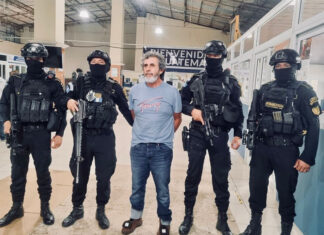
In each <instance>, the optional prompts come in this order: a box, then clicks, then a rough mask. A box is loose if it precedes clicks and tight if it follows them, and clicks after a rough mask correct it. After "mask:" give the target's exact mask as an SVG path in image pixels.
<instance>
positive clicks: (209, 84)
mask: <svg viewBox="0 0 324 235" xmlns="http://www.w3.org/2000/svg"><path fill="white" fill-rule="evenodd" d="M198 79H202V80H203V83H204V91H205V100H204V103H205V109H206V113H207V115H208V118H209V119H210V123H211V124H212V125H213V126H230V125H231V124H232V123H235V122H236V121H237V119H238V114H239V112H238V110H234V111H233V112H232V110H231V107H232V105H233V104H231V103H230V101H229V100H230V95H231V85H230V82H229V76H225V75H224V79H219V78H207V75H206V74H201V75H200V76H199V78H198Z"/></svg>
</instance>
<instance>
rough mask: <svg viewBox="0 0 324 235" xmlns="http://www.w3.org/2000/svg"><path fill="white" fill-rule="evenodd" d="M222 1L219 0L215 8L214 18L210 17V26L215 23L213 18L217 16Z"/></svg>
mask: <svg viewBox="0 0 324 235" xmlns="http://www.w3.org/2000/svg"><path fill="white" fill-rule="evenodd" d="M221 3H222V0H219V2H218V4H217V6H216V8H215V11H214V14H213V16H212V18H211V19H210V24H209V25H210V26H212V25H213V19H214V16H216V13H217V10H218V8H219V6H220V4H221Z"/></svg>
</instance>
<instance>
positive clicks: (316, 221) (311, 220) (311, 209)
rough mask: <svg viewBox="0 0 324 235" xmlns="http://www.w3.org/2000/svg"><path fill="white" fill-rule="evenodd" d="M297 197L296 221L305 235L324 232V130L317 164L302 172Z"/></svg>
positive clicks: (317, 234)
mask: <svg viewBox="0 0 324 235" xmlns="http://www.w3.org/2000/svg"><path fill="white" fill-rule="evenodd" d="M295 198H296V214H297V216H296V218H295V223H296V225H297V226H298V227H299V228H300V230H301V231H303V233H304V234H305V235H323V234H324V130H321V131H320V140H319V146H318V150H317V155H316V164H315V166H313V167H312V168H311V170H310V171H309V172H308V173H306V174H305V173H300V174H299V179H298V184H297V189H296V193H295Z"/></svg>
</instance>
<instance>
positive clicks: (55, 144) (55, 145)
mask: <svg viewBox="0 0 324 235" xmlns="http://www.w3.org/2000/svg"><path fill="white" fill-rule="evenodd" d="M62 139H63V138H62V136H59V135H55V136H54V137H53V138H52V139H51V147H52V149H57V148H58V147H60V146H61V144H62Z"/></svg>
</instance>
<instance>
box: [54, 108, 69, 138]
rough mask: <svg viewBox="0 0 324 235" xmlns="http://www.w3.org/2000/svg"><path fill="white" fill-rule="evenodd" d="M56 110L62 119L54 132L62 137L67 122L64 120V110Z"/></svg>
mask: <svg viewBox="0 0 324 235" xmlns="http://www.w3.org/2000/svg"><path fill="white" fill-rule="evenodd" d="M58 112H59V115H60V116H61V118H62V121H61V125H60V128H59V130H58V131H57V132H56V135H59V136H62V137H63V135H64V131H65V128H66V125H67V122H66V110H60V109H58Z"/></svg>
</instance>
